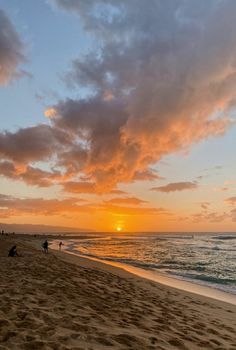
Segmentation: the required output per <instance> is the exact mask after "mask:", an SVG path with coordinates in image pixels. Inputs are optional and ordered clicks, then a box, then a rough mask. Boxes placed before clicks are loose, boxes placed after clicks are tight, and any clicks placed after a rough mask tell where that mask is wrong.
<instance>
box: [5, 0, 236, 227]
mask: <svg viewBox="0 0 236 350" xmlns="http://www.w3.org/2000/svg"><path fill="white" fill-rule="evenodd" d="M235 14H236V1H235V0H198V1H195V0H188V1H185V0H174V1H172V0H165V1H159V0H148V1H142V0H129V1H127V0H100V1H99V0H97V1H95V0H40V1H32V0H24V1H21V0H10V1H9V0H0V85H1V86H0V106H1V124H0V222H2V223H19V224H45V225H56V226H66V227H78V228H82V229H86V230H90V229H91V230H97V231H116V230H117V229H120V230H122V231H197V232H198V231H236V137H235V136H236V109H235V107H236V21H235Z"/></svg>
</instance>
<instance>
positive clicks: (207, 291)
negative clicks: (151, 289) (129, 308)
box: [50, 241, 236, 305]
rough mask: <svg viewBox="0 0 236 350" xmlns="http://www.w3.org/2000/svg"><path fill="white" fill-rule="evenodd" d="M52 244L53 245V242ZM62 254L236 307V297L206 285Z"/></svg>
mask: <svg viewBox="0 0 236 350" xmlns="http://www.w3.org/2000/svg"><path fill="white" fill-rule="evenodd" d="M51 242H52V243H53V241H51ZM57 247H58V245H57V244H55V246H53V247H52V246H50V249H52V250H53V251H55V252H58V248H57ZM61 253H65V254H69V255H73V256H76V257H78V258H82V259H88V260H90V261H95V262H99V263H100V264H104V265H105V266H106V265H109V266H112V267H114V268H118V269H122V270H124V271H126V272H127V273H130V274H132V275H135V276H138V277H140V278H144V279H146V280H149V281H152V282H155V283H159V284H162V285H165V286H167V287H171V288H175V289H178V290H180V291H185V292H189V293H192V294H195V295H200V296H203V297H207V298H210V299H213V300H218V301H222V302H225V303H229V304H232V305H236V295H234V294H231V293H229V292H225V291H221V290H219V289H216V288H214V287H210V286H204V285H201V284H198V283H194V282H189V281H185V280H182V279H177V278H174V277H171V276H167V275H162V274H160V273H158V272H154V271H148V270H144V269H142V268H139V267H135V266H132V265H128V264H125V263H120V262H114V261H110V260H102V259H99V258H95V257H89V256H84V255H82V254H77V253H74V252H72V251H70V250H67V249H64V250H62V251H61Z"/></svg>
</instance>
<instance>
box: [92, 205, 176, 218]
mask: <svg viewBox="0 0 236 350" xmlns="http://www.w3.org/2000/svg"><path fill="white" fill-rule="evenodd" d="M99 210H102V211H106V212H107V213H112V214H114V215H120V216H131V215H132V216H133V215H134V216H139V215H147V216H149V215H151V216H152V215H171V213H170V212H169V211H167V210H166V209H164V208H140V207H128V206H127V207H126V206H119V205H111V204H104V205H100V206H99Z"/></svg>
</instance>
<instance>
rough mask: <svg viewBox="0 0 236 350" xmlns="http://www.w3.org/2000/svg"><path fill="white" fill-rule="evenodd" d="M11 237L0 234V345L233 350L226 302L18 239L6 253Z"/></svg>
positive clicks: (232, 311) (233, 314)
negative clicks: (14, 253) (15, 250)
mask: <svg viewBox="0 0 236 350" xmlns="http://www.w3.org/2000/svg"><path fill="white" fill-rule="evenodd" d="M13 239H14V241H16V240H17V237H14V238H9V237H8V238H1V239H0V276H1V283H0V292H1V308H0V350H2V349H11V350H14V349H30V350H32V349H45V350H46V349H55V350H65V349H73V350H79V349H81V350H82V349H88V350H92V349H95V350H99V349H114V350H115V349H123V350H124V349H135V350H139V349H140V350H141V349H150V350H151V349H160V350H161V349H163V350H164V349H165V350H166V349H167V350H168V349H183V350H184V349H191V350H195V349H218V350H220V349H222V350H223V349H231V350H233V349H236V332H235V330H236V307H235V306H233V305H230V304H226V303H223V302H218V301H214V300H210V299H207V298H204V297H200V296H196V295H192V294H190V293H187V292H181V291H178V290H176V289H173V288H169V287H166V286H162V285H159V284H156V283H153V282H149V281H146V280H143V279H141V278H138V277H134V276H132V275H131V274H128V273H124V274H122V273H121V272H120V271H118V270H116V269H112V268H110V267H109V268H108V267H105V268H104V269H103V268H102V264H100V265H99V266H98V268H95V264H96V263H94V262H93V263H91V262H89V261H88V260H87V259H82V260H80V261H79V260H78V259H77V258H74V257H68V256H66V257H65V254H63V253H61V254H59V255H58V254H57V255H55V254H53V253H49V254H48V255H46V254H43V253H42V252H40V251H38V250H36V249H34V248H33V247H30V246H29V245H26V244H25V242H24V241H23V240H22V239H20V242H18V244H19V251H20V252H21V253H22V255H23V256H22V257H19V258H8V257H7V256H6V255H7V250H8V248H9V247H10V246H11V244H12V243H13V241H11V240H13ZM27 239H28V240H29V238H27ZM25 240H26V239H25ZM35 244H36V245H38V246H39V244H38V243H37V241H35ZM75 259H77V260H76V261H77V263H76V264H75ZM65 260H66V261H65ZM108 269H110V270H108Z"/></svg>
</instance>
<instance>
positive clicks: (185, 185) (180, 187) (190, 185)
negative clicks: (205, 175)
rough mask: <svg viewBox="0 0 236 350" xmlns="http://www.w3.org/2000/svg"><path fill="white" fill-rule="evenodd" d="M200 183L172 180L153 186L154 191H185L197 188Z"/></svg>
mask: <svg viewBox="0 0 236 350" xmlns="http://www.w3.org/2000/svg"><path fill="white" fill-rule="evenodd" d="M196 188H198V185H197V184H196V183H195V182H172V183H169V184H167V185H165V186H159V187H153V188H151V190H152V191H159V192H165V193H169V192H175V191H185V190H195V189H196Z"/></svg>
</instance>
